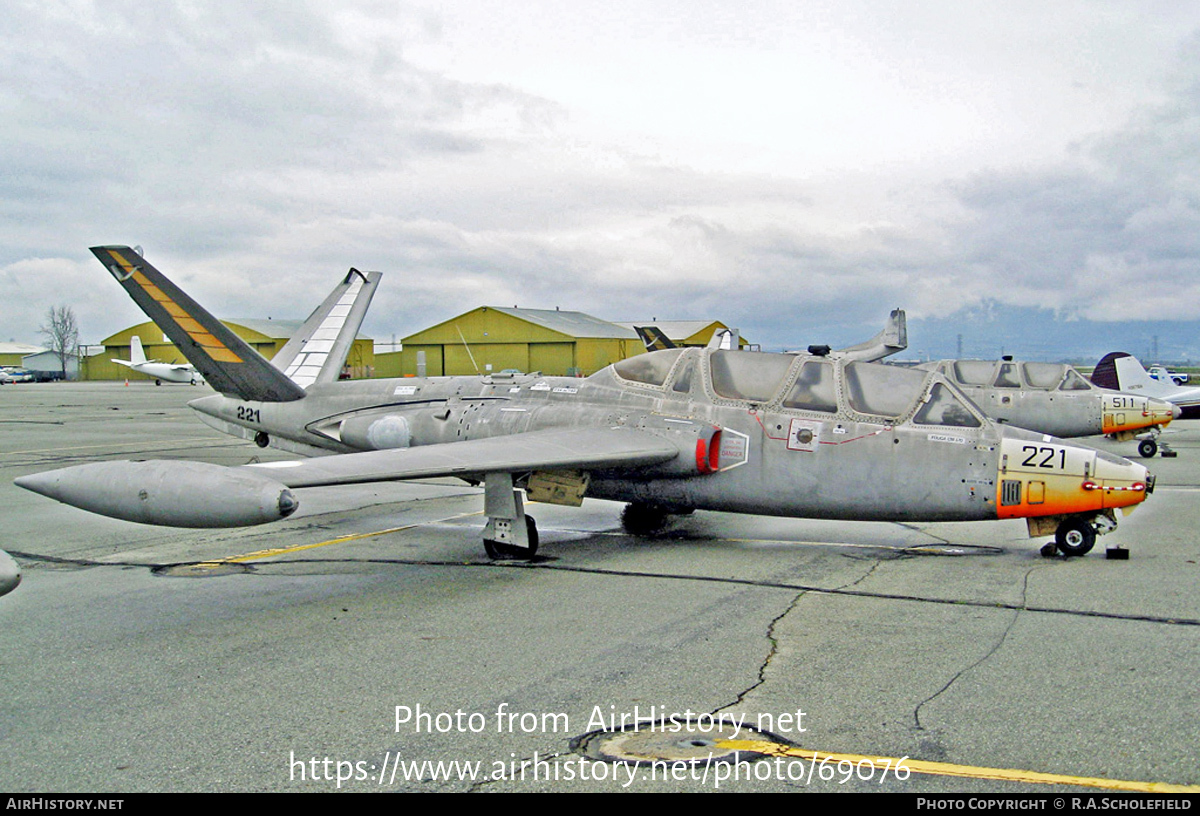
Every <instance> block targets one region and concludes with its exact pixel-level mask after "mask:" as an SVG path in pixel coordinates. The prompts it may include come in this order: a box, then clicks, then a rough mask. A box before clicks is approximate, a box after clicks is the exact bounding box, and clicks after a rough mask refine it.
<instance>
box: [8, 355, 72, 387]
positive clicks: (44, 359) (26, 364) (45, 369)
mask: <svg viewBox="0 0 1200 816" xmlns="http://www.w3.org/2000/svg"><path fill="white" fill-rule="evenodd" d="M66 363H67V379H68V380H78V379H79V357H78V356H76V355H74V354H68V355H67V360H66ZM21 366H22V367H23V368H26V369H28V370H29V371H31V372H33V376H34V379H36V380H38V381H39V382H40V381H42V380H57V379H61V378H62V370H63V366H62V363H61V362H59V359H58V355H57V354H55V353H54V352H53V351H41V352H38V353H37V354H27V355H25V356H24V357H22V358H21Z"/></svg>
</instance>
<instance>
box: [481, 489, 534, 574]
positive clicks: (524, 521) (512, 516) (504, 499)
mask: <svg viewBox="0 0 1200 816" xmlns="http://www.w3.org/2000/svg"><path fill="white" fill-rule="evenodd" d="M483 512H484V513H485V514H486V515H487V517H488V522H487V526H486V527H484V528H483V549H484V551H485V552H486V553H487V555H488V558H491V559H492V560H493V561H501V560H505V559H524V560H529V559H531V558H533V556H534V555H536V554H537V548H538V532H537V523H536V522H535V521H534V520H533V517H532V516H527V515H525V506H524V501H523V500H522V497H521V492H520V491H519V490H517V489H516V488H515V487H513V478H512V474H511V473H489V474H487V475H486V476H485V477H484V481H483Z"/></svg>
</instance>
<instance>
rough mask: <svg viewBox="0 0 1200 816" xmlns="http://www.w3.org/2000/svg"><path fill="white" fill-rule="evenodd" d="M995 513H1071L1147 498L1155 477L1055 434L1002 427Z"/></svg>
mask: <svg viewBox="0 0 1200 816" xmlns="http://www.w3.org/2000/svg"><path fill="white" fill-rule="evenodd" d="M998 475H999V479H998V481H999V488H1000V489H999V492H998V495H997V515H998V516H999V517H1000V518H1014V517H1028V516H1053V515H1062V516H1072V515H1084V514H1089V513H1098V512H1100V511H1103V510H1108V509H1112V508H1116V507H1130V506H1132V505H1135V504H1140V503H1141V502H1143V501H1145V500H1146V495H1147V494H1148V493H1149V492H1150V490H1151V489H1152V488H1153V485H1154V480H1153V478H1152V477H1151V476H1150V472H1149V470H1147V469H1146V467H1145V466H1144V465H1140V464H1138V463H1137V462H1131V461H1130V460H1128V459H1123V458H1121V457H1120V456H1114V455H1112V454H1110V453H1107V452H1105V451H1099V450H1095V449H1093V448H1087V447H1084V446H1083V445H1074V444H1070V443H1067V442H1064V441H1062V440H1061V439H1054V438H1053V437H1040V438H1039V437H1032V436H1027V435H1018V432H1017V430H1016V429H1005V439H1004V440H1003V442H1002V443H1001V460H1000V473H999V474H998Z"/></svg>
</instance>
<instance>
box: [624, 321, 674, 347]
mask: <svg viewBox="0 0 1200 816" xmlns="http://www.w3.org/2000/svg"><path fill="white" fill-rule="evenodd" d="M633 330H634V331H635V332H637V335H638V337H640V338H641V340H642V343H644V344H645V346H646V351H665V350H666V349H673V348H676V346H675V344H674V343H672V342H671V340H670V339H669V338H668V337H667V335H666V334H665V333H663V330H662V329H660V328H659V327H658V326H634V327H633Z"/></svg>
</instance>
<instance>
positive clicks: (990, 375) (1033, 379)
mask: <svg viewBox="0 0 1200 816" xmlns="http://www.w3.org/2000/svg"><path fill="white" fill-rule="evenodd" d="M939 369H940V370H941V372H942V373H943V374H945V375H946V376H947V377H948V378H949V379H950V380H952V381H953V382H956V383H959V384H961V385H971V386H985V387H990V388H1012V389H1020V388H1028V389H1032V390H1035V391H1090V390H1091V389H1092V384H1091V383H1089V382H1088V381H1087V380H1086V379H1085V378H1084V376H1083V375H1082V374H1080V373H1079V372H1078V371H1076V370H1075V369H1074V368H1073V367H1072V366H1069V365H1066V364H1065V363H1020V362H1014V361H1011V360H1000V361H999V362H996V361H994V360H947V361H945V362H943V363H942V364H941V365H940V366H939Z"/></svg>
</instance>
